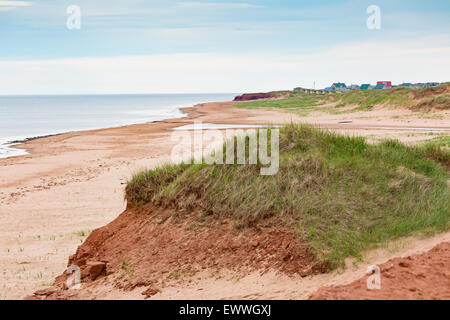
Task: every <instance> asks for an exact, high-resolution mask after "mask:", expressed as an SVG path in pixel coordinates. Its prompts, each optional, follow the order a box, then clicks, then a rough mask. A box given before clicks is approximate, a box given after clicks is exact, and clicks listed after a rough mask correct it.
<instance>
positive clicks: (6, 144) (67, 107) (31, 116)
mask: <svg viewBox="0 0 450 320" xmlns="http://www.w3.org/2000/svg"><path fill="white" fill-rule="evenodd" d="M234 96H235V94H231V93H230V94H227V93H222V94H148V95H71V96H0V158H6V157H11V156H17V155H23V154H26V151H24V150H19V149H15V148H14V144H11V142H12V141H18V140H25V139H27V138H34V137H41V136H47V135H53V134H59V133H65V132H71V131H79V130H91V129H101V128H111V127H119V126H124V125H130V124H136V123H146V122H153V121H159V120H164V119H171V118H180V117H184V116H185V114H184V113H183V112H182V111H181V110H180V108H184V107H191V106H193V105H195V104H198V103H204V102H213V101H229V100H232V99H233V98H234Z"/></svg>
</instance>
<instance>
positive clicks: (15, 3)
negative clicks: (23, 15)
mask: <svg viewBox="0 0 450 320" xmlns="http://www.w3.org/2000/svg"><path fill="white" fill-rule="evenodd" d="M32 5H33V2H28V1H0V7H30V6H32Z"/></svg>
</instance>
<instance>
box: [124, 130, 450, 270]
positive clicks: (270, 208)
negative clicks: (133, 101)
mask: <svg viewBox="0 0 450 320" xmlns="http://www.w3.org/2000/svg"><path fill="white" fill-rule="evenodd" d="M443 142H444V141H440V140H439V141H437V140H436V141H434V142H431V143H428V144H424V145H420V146H406V145H404V144H402V143H400V142H398V141H396V140H388V141H384V142H382V143H379V144H376V145H373V144H368V143H366V141H365V139H364V138H362V137H348V136H343V135H339V134H336V133H332V132H329V131H324V130H320V129H316V128H313V127H310V126H305V125H294V124H292V125H289V126H287V127H285V128H282V129H281V131H280V169H279V172H278V174H276V175H274V176H261V175H260V171H259V169H260V166H259V165H254V166H249V165H206V164H201V165H185V164H179V165H166V166H163V167H160V168H157V169H155V170H145V171H141V172H139V173H137V174H135V175H134V176H133V177H132V178H131V179H130V180H129V181H128V185H127V188H126V199H127V200H128V202H129V203H130V204H134V205H136V206H139V205H142V204H145V203H153V204H154V205H156V206H162V207H168V208H172V209H173V214H174V215H177V216H178V217H179V218H183V217H185V216H186V215H189V214H192V212H193V211H195V212H197V213H198V212H200V213H201V215H202V217H201V218H199V219H200V220H199V221H200V222H201V224H202V225H203V226H207V225H208V222H211V221H218V220H221V219H231V220H233V221H235V223H236V226H237V227H239V228H249V227H255V226H258V227H264V226H280V227H287V228H290V229H291V230H293V231H294V232H295V233H296V234H297V235H298V237H299V238H300V239H301V240H302V241H304V242H306V243H308V244H309V246H310V247H311V248H312V250H313V252H314V253H315V254H316V256H317V259H320V260H322V261H324V262H326V263H327V265H328V266H329V268H330V269H334V268H336V267H338V266H340V265H342V264H343V261H344V259H345V258H347V257H351V256H353V257H360V256H361V252H362V250H364V249H367V248H372V247H375V246H377V245H380V244H382V243H384V242H385V241H389V240H393V239H397V238H399V237H403V236H409V235H412V234H415V233H417V232H436V231H445V230H448V229H449V225H450V224H449V218H450V213H449V207H450V192H449V187H448V179H449V176H448V170H449V161H450V160H449V159H450V157H449V152H448V149H445V148H441V146H442V143H443Z"/></svg>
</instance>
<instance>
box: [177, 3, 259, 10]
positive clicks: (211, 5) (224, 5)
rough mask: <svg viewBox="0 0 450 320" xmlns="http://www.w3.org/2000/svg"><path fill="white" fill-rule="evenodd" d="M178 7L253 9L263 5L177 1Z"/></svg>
mask: <svg viewBox="0 0 450 320" xmlns="http://www.w3.org/2000/svg"><path fill="white" fill-rule="evenodd" d="M177 4H178V5H179V6H180V7H185V8H210V9H255V8H264V6H260V5H256V4H250V3H237V2H235V3H225V2H178V3H177Z"/></svg>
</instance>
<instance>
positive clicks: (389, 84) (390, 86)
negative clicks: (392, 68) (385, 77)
mask: <svg viewBox="0 0 450 320" xmlns="http://www.w3.org/2000/svg"><path fill="white" fill-rule="evenodd" d="M379 84H384V87H385V88H392V81H378V82H377V85H379ZM383 89H384V88H383Z"/></svg>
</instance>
